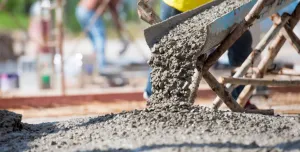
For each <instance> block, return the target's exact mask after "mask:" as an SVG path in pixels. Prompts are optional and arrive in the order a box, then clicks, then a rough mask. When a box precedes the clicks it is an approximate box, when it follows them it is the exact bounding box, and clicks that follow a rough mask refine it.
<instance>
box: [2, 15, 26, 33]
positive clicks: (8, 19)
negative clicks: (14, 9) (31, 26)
mask: <svg viewBox="0 0 300 152" xmlns="http://www.w3.org/2000/svg"><path fill="white" fill-rule="evenodd" d="M0 20H1V22H0V29H1V30H15V29H20V28H22V27H27V26H28V16H25V15H22V14H18V15H14V16H12V15H11V14H9V13H6V12H1V13H0ZM16 20H18V22H19V24H20V25H18V24H16ZM20 26H22V27H20Z"/></svg>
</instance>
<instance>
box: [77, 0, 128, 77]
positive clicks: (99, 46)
mask: <svg viewBox="0 0 300 152" xmlns="http://www.w3.org/2000/svg"><path fill="white" fill-rule="evenodd" d="M119 3H120V0H110V1H109V3H108V4H107V3H105V1H103V0H80V1H79V3H78V6H77V8H76V17H77V19H78V21H79V24H80V25H81V27H82V28H83V29H85V30H86V28H88V29H87V31H85V32H86V34H87V36H88V37H89V39H90V40H91V41H92V44H93V47H94V50H95V53H96V60H97V68H98V70H99V72H100V75H106V73H110V72H111V71H112V68H108V66H107V65H108V63H107V60H106V57H105V43H106V28H105V23H104V21H103V19H102V16H101V15H102V14H96V10H97V9H98V8H102V7H105V9H109V11H110V13H111V16H112V19H113V22H114V24H115V26H116V29H117V30H116V32H117V34H118V35H119V36H120V37H121V41H122V43H123V45H124V47H125V48H127V45H128V44H127V41H125V40H124V38H123V37H122V34H121V31H122V30H123V28H122V24H121V23H120V20H119V15H118V11H117V7H118V4H119ZM94 16H98V17H97V19H96V20H95V21H94V22H92V23H91V20H92V18H93V17H94ZM89 24H92V25H89ZM124 43H125V44H124ZM124 47H123V49H122V50H121V51H120V52H121V53H122V52H124Z"/></svg>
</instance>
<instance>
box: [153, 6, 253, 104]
mask: <svg viewBox="0 0 300 152" xmlns="http://www.w3.org/2000/svg"><path fill="white" fill-rule="evenodd" d="M248 2H250V0H239V1H236V0H226V1H224V2H222V3H221V4H219V5H218V6H214V7H212V8H210V9H208V10H206V11H204V12H202V13H200V14H199V15H196V16H194V17H192V18H190V19H188V20H186V21H185V22H183V23H181V24H179V25H177V26H176V27H175V28H174V29H172V30H170V32H169V34H167V35H166V36H164V37H163V38H162V39H161V40H160V41H159V42H158V43H157V44H155V45H154V46H153V48H151V52H152V57H151V59H150V61H149V64H150V65H151V67H152V73H151V78H152V87H153V95H152V96H151V98H150V100H149V103H148V104H149V105H150V106H151V107H154V108H158V107H159V108H161V107H165V108H171V107H173V106H181V107H183V108H184V107H187V106H191V105H193V100H189V98H190V94H191V84H192V77H193V75H194V70H195V68H196V61H197V58H198V57H199V56H200V55H203V54H206V53H208V52H202V47H203V45H204V44H205V41H206V36H207V31H206V26H207V25H209V24H210V23H212V22H213V21H215V20H216V19H218V18H220V17H221V16H223V15H225V14H227V13H229V12H231V11H233V10H235V9H237V8H238V7H240V6H242V5H243V4H245V3H248ZM204 59H205V58H204Z"/></svg>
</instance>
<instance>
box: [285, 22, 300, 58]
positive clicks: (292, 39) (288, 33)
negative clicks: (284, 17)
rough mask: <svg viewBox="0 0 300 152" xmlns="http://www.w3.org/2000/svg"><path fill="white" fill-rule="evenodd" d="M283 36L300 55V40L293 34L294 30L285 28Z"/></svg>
mask: <svg viewBox="0 0 300 152" xmlns="http://www.w3.org/2000/svg"><path fill="white" fill-rule="evenodd" d="M282 32H283V35H284V37H285V38H286V39H287V41H288V42H289V43H290V44H291V45H292V46H293V47H294V48H295V49H296V50H297V52H298V53H299V54H300V39H299V38H298V37H297V35H296V34H295V33H294V32H293V30H292V29H291V28H290V27H288V26H284V29H283V31H282Z"/></svg>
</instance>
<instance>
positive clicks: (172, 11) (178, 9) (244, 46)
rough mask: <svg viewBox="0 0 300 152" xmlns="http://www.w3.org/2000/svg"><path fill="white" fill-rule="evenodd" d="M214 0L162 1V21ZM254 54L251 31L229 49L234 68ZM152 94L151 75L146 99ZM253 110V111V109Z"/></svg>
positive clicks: (248, 104)
mask: <svg viewBox="0 0 300 152" xmlns="http://www.w3.org/2000/svg"><path fill="white" fill-rule="evenodd" d="M211 1H212V0H162V1H161V19H162V20H166V19H168V18H170V17H172V16H174V15H177V14H180V13H182V12H186V11H189V10H192V9H195V8H196V7H199V6H201V5H204V4H206V3H209V2H211ZM251 52H252V36H251V33H250V31H246V32H245V33H244V34H243V35H242V36H241V37H240V39H239V40H237V41H236V42H235V43H234V44H233V45H232V47H231V48H230V49H229V52H228V58H229V64H230V65H231V66H232V67H238V66H241V64H242V63H243V62H244V60H245V59H246V58H247V57H248V56H249V54H250V53H251ZM243 88H244V86H239V87H237V88H236V89H235V90H234V91H233V92H232V96H233V97H234V98H235V99H237V98H238V96H239V94H240V93H241V91H242V90H243ZM151 94H152V84H151V79H150V75H149V77H148V82H147V86H146V89H145V92H144V95H143V96H144V98H145V99H148V98H149V97H150V96H151ZM246 107H252V108H256V107H255V106H254V105H252V104H250V102H248V103H247V105H246ZM252 108H251V109H252Z"/></svg>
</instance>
